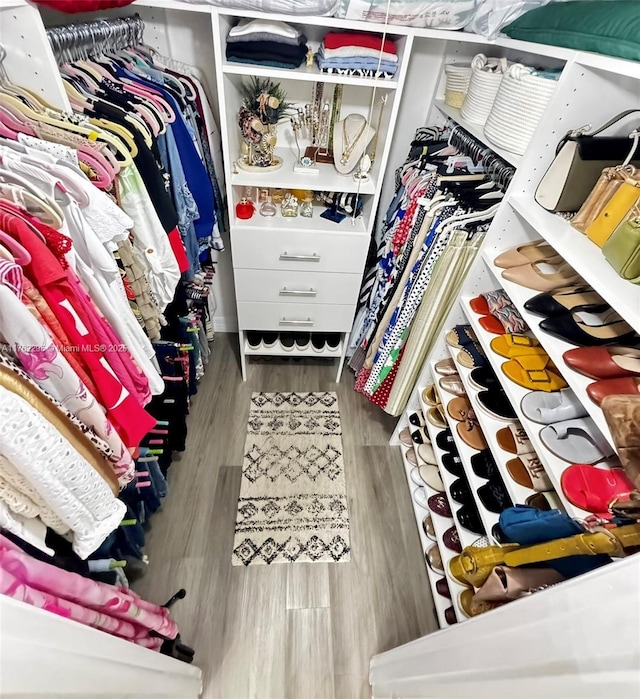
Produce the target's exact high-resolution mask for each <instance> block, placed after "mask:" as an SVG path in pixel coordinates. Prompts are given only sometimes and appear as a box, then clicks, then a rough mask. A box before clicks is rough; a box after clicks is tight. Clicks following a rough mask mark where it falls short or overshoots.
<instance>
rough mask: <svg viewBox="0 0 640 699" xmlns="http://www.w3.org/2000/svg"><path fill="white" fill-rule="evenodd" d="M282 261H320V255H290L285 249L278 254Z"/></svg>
mask: <svg viewBox="0 0 640 699" xmlns="http://www.w3.org/2000/svg"><path fill="white" fill-rule="evenodd" d="M280 259H281V260H282V261H283V262H320V255H318V254H317V253H315V252H314V253H313V255H290V254H289V253H288V252H287V251H286V250H285V251H284V252H283V253H282V254H281V255H280Z"/></svg>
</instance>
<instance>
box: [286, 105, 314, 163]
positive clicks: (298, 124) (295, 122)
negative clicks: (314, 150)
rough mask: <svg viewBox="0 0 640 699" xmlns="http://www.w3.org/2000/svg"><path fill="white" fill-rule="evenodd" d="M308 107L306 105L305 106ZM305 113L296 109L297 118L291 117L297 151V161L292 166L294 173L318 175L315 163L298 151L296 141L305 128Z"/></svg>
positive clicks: (298, 144)
mask: <svg viewBox="0 0 640 699" xmlns="http://www.w3.org/2000/svg"><path fill="white" fill-rule="evenodd" d="M306 106H308V105H306ZM305 122H306V120H305V112H303V110H302V109H300V108H298V116H297V117H291V128H292V129H293V137H294V138H295V140H296V150H297V151H298V159H297V160H296V164H295V165H294V166H293V171H294V172H299V173H301V174H305V175H318V174H319V173H320V168H318V166H317V165H316V164H315V161H314V160H313V159H312V158H310V157H309V156H308V155H307V154H306V152H305V154H304V155H302V152H301V150H300V143H299V141H298V134H299V133H300V132H301V131H302V129H303V127H304V126H305Z"/></svg>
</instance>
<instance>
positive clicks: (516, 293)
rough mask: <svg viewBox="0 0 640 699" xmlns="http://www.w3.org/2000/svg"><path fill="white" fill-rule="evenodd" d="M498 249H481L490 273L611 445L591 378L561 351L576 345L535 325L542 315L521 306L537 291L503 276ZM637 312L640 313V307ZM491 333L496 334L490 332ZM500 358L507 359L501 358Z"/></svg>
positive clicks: (608, 430) (607, 428) (611, 438)
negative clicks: (591, 394) (592, 393)
mask: <svg viewBox="0 0 640 699" xmlns="http://www.w3.org/2000/svg"><path fill="white" fill-rule="evenodd" d="M501 252H502V250H485V251H484V252H483V257H484V261H485V263H486V265H487V267H488V268H489V270H490V271H491V273H492V274H493V276H494V277H495V278H496V279H497V280H498V284H499V285H501V286H502V288H503V289H504V290H505V291H506V292H507V294H508V295H509V298H510V299H511V300H512V301H513V304H514V305H515V307H516V308H517V309H518V311H519V312H520V315H522V317H523V318H524V319H525V320H526V322H527V325H528V326H529V327H530V328H531V331H532V332H533V334H534V335H535V336H536V339H537V340H538V342H540V344H541V345H542V347H543V348H544V350H545V352H546V353H547V354H548V355H549V357H551V359H552V360H553V363H554V364H555V365H556V367H557V368H558V371H559V372H560V373H561V374H562V376H563V377H564V380H565V381H566V382H567V383H568V384H569V387H570V388H571V390H572V391H573V392H574V393H575V394H576V396H577V397H578V400H579V401H580V402H581V403H582V405H583V407H584V409H585V410H586V411H587V412H588V413H589V415H590V416H591V417H592V418H593V421H594V422H595V423H596V426H597V427H598V429H599V430H600V432H602V434H603V435H604V437H605V438H606V440H607V441H608V442H609V444H611V445H613V437H612V436H611V430H610V429H609V427H608V426H607V422H606V420H605V417H604V413H603V412H602V410H601V409H600V407H599V406H597V405H596V404H595V403H594V402H593V401H592V400H591V398H589V396H588V394H587V386H588V385H589V384H590V383H593V379H590V378H588V377H587V376H583V375H582V374H580V373H578V372H577V371H573V369H570V368H569V367H568V366H567V365H566V364H565V361H564V358H563V356H562V355H563V354H564V353H565V352H566V351H567V350H570V349H575V345H572V344H570V343H568V342H564V340H560V339H559V338H557V337H553V336H552V335H549V334H548V333H546V332H544V330H541V329H540V328H539V327H538V326H539V324H540V322H541V321H542V320H543V319H542V317H540V316H537V315H535V314H533V313H529V311H527V310H526V309H525V307H524V304H525V302H526V301H528V300H529V299H530V298H532V297H533V296H535V295H536V293H537V292H536V291H534V290H533V289H528V288H527V287H525V286H520V285H519V284H515V283H514V282H510V281H508V280H507V279H503V278H502V276H501V272H502V270H501V269H500V268H499V267H496V266H495V265H494V264H493V260H494V259H495V258H496V257H497V256H498V255H499V254H500V253H501ZM465 303H466V301H465V300H463V305H464V304H465ZM466 305H467V308H465V309H464V311H465V313H467V315H468V314H469V313H473V311H472V310H471V308H470V307H469V305H468V303H466ZM467 309H468V312H467ZM638 312H639V313H640V308H639V310H638ZM492 337H496V336H495V335H493V336H492ZM503 361H507V360H506V359H503Z"/></svg>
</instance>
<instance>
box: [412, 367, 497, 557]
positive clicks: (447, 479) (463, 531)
mask: <svg viewBox="0 0 640 699" xmlns="http://www.w3.org/2000/svg"><path fill="white" fill-rule="evenodd" d="M436 361H437V360H434V361H433V362H431V375H432V376H438V374H437V373H436V371H435V370H434V368H433V365H434V364H435V363H436ZM423 388H424V387H423ZM422 390H423V389H420V401H421V402H422ZM437 390H438V391H439V392H440V393H439V395H440V398H441V399H442V401H443V408H444V407H445V406H444V401H445V400H448V399H449V397H450V396H449V394H446V397H445V394H444V393H443V392H442V390H441V389H440V387H438V389H437ZM428 408H429V406H428V405H424V404H423V411H426V410H428ZM425 414H426V412H425ZM425 422H426V423H427V432H428V433H429V439H430V440H431V446H432V447H433V451H434V453H435V455H436V461H437V462H438V466H439V467H440V477H441V478H442V482H443V483H444V485H445V489H446V494H447V499H448V501H449V505H450V507H451V512H452V514H453V521H454V522H455V524H456V529H457V530H458V536H459V537H460V543H461V544H462V546H463V548H464V547H465V546H473V543H474V542H475V541H477V540H478V539H479V538H480V534H476V533H475V532H472V531H470V530H469V529H467V528H466V527H463V526H462V524H460V520H459V519H458V510H459V509H460V508H461V507H462V505H460V504H459V503H458V502H457V501H456V500H454V499H453V498H452V497H451V495H450V491H451V486H452V484H453V482H454V481H455V480H456V477H455V476H454V475H452V474H451V473H449V471H447V469H446V468H445V467H444V466H443V465H442V457H443V455H444V454H446V452H445V451H443V450H442V449H440V447H439V446H438V445H437V444H436V436H437V434H438V432H441V431H442V430H440V429H439V428H438V427H436V426H435V425H432V424H431V423H430V422H429V421H428V420H427V419H426V418H425ZM452 434H454V440H456V447H457V448H458V451H459V452H460V459H461V460H462V464H463V467H464V471H465V473H466V474H467V475H468V474H472V475H473V471H472V470H471V461H470V456H471V454H472V453H473V450H472V449H470V448H469V447H468V446H467V445H466V444H464V443H463V442H462V440H461V439H460V438H459V437H458V434H457V432H456V431H455V429H454V430H452ZM460 445H462V447H463V448H464V449H466V452H465V453H464V454H463V453H462V451H460ZM496 521H497V520H496ZM483 524H484V522H483ZM485 528H486V524H485ZM490 534H491V528H489V529H488V530H487V535H490Z"/></svg>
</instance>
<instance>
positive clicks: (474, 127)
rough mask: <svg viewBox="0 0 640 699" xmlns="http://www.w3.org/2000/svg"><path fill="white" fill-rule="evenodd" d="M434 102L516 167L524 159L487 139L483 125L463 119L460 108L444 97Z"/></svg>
mask: <svg viewBox="0 0 640 699" xmlns="http://www.w3.org/2000/svg"><path fill="white" fill-rule="evenodd" d="M434 104H435V105H436V107H437V108H438V109H439V110H440V111H441V112H442V113H443V114H444V115H445V116H448V117H449V118H450V119H453V121H455V122H456V124H460V126H462V128H463V129H465V130H466V131H468V132H469V133H470V134H471V135H472V136H474V137H475V138H477V139H478V140H479V141H480V142H481V143H484V144H485V145H486V146H487V148H490V149H491V150H492V151H493V152H494V153H495V154H496V155H499V156H500V157H501V158H502V159H503V160H505V161H506V162H508V163H510V164H511V165H513V166H514V167H518V166H519V165H520V162H521V161H522V156H521V155H517V154H516V153H510V152H509V151H508V150H505V149H504V148H499V147H498V146H494V145H493V144H492V143H490V142H489V141H488V140H487V137H486V136H485V135H484V129H483V127H482V126H481V125H480V124H472V123H471V122H469V121H467V120H466V119H463V118H462V117H461V116H460V110H459V109H456V108H455V107H450V106H449V105H448V104H445V101H444V100H443V99H437V100H435V102H434Z"/></svg>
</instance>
